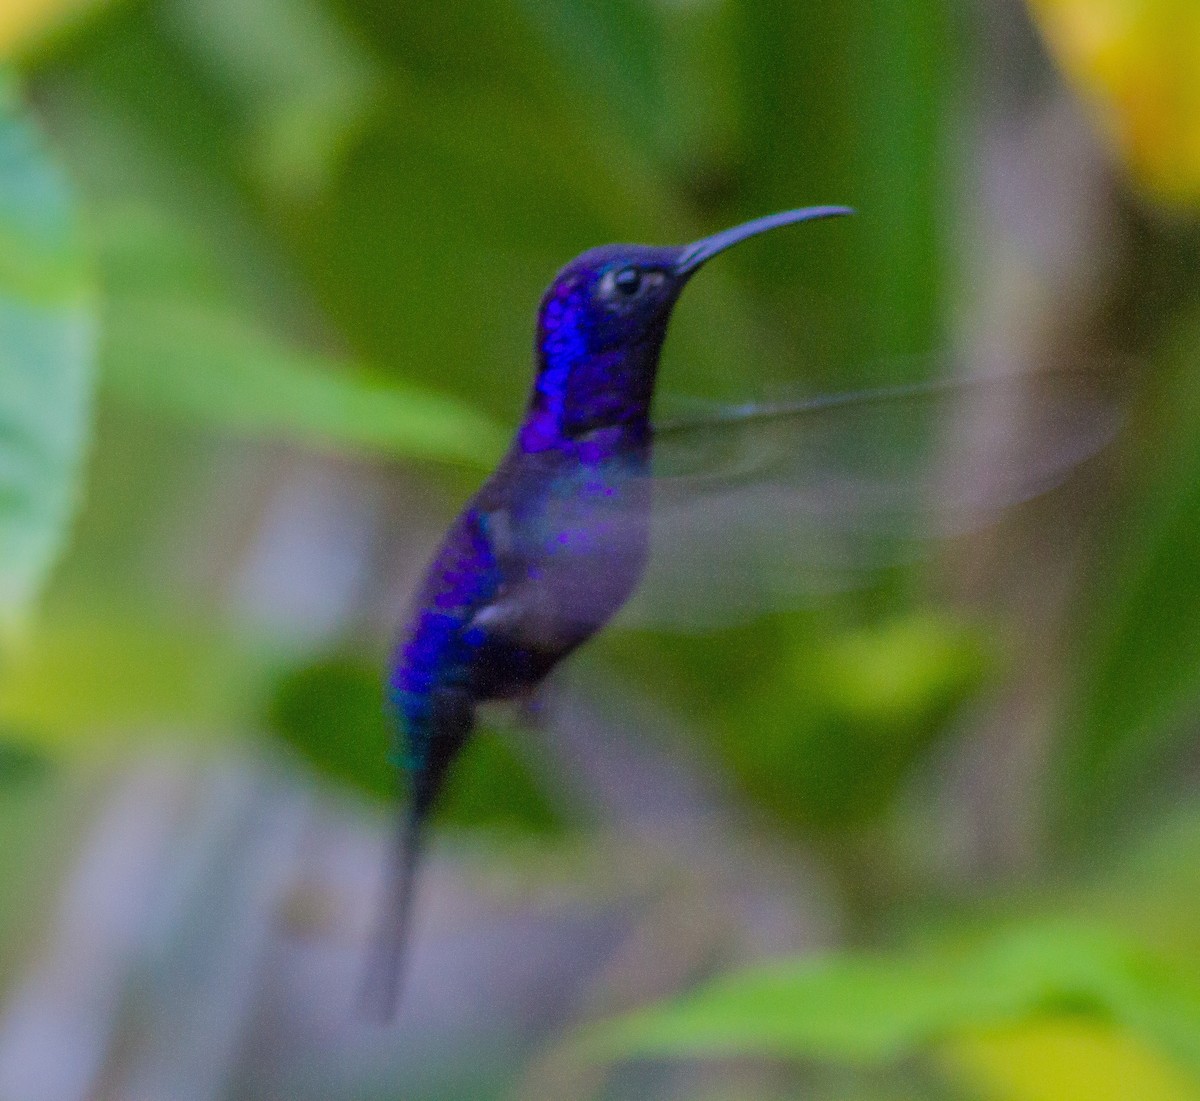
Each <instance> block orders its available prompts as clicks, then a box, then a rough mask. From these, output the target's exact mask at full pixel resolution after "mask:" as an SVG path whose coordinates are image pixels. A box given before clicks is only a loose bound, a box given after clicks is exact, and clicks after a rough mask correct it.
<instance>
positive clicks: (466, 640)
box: [367, 207, 849, 1016]
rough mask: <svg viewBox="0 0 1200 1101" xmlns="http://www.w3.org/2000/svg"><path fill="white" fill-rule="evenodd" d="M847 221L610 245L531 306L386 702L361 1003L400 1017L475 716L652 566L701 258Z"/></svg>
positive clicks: (609, 612)
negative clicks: (502, 434)
mask: <svg viewBox="0 0 1200 1101" xmlns="http://www.w3.org/2000/svg"><path fill="white" fill-rule="evenodd" d="M846 213H849V211H847V210H846V209H845V208H843V207H816V208H810V209H807V210H796V211H788V212H785V213H783V214H777V215H771V216H769V217H767V218H762V219H759V220H757V221H755V222H750V223H747V224H746V225H744V226H739V227H735V228H734V229H731V230H726V231H724V232H723V233H720V234H716V235H714V236H713V237H710V238H704V239H703V240H701V241H698V242H696V243H694V244H692V245H687V246H683V247H680V248H650V247H645V246H633V245H628V246H622V245H613V246H607V247H604V248H598V249H593V250H591V251H590V252H586V253H584V254H583V255H582V256H580V257H578V258H577V259H576V260H574V261H572V262H571V263H570V264H568V265H567V266H566V267H565V268H564V269H563V270H562V271H561V272H560V273H559V274H558V276H557V277H556V278H555V280H554V282H553V283H552V284H551V286H550V288H549V290H548V291H547V292H546V295H545V297H544V298H543V300H542V304H541V309H540V311H539V315H538V330H537V361H538V363H537V366H538V370H537V376H536V380H535V383H534V387H533V392H532V395H531V397H530V401H529V406H528V408H527V411H526V414H525V417H524V419H523V421H522V424H521V426H520V428H519V430H518V432H517V434H516V437H515V439H514V440H513V443H512V446H511V447H510V448H509V451H508V453H507V454H506V455H505V457H504V459H503V460H502V462H501V463H500V466H499V467H498V468H497V470H496V471H495V473H494V474H492V476H491V477H490V478H489V479H488V480H487V482H486V483H485V484H484V485H483V487H482V488H481V489H480V490H479V492H478V493H477V494H476V495H475V497H474V498H473V499H472V500H471V501H470V502H469V503H468V504H467V506H466V508H465V509H464V510H463V512H462V513H461V514H460V516H459V517H458V518H457V520H455V522H454V524H453V525H452V526H451V528H450V530H449V531H448V532H447V534H446V536H445V538H444V539H443V541H442V544H441V546H440V547H439V549H438V551H437V554H436V555H435V557H434V560H433V562H432V564H431V565H430V567H429V570H428V572H427V574H426V577H425V580H424V583H423V585H422V587H421V590H420V592H419V593H418V596H417V600H416V603H415V610H414V612H413V614H412V617H411V619H410V621H409V623H408V625H407V627H406V628H405V630H404V632H403V634H402V636H401V640H400V643H399V645H398V647H397V649H396V652H395V657H394V663H393V670H392V675H391V678H390V681H389V698H390V703H391V705H392V708H393V711H394V714H395V716H396V719H397V723H398V726H399V733H400V736H401V738H402V746H401V753H400V756H401V758H402V763H403V764H404V765H405V767H406V768H407V770H408V774H409V778H410V788H411V798H410V803H409V809H408V815H407V817H406V819H405V821H404V823H403V824H402V827H401V830H400V833H399V835H398V844H397V851H396V855H395V867H394V872H393V876H392V881H391V882H392V891H391V896H392V897H391V898H390V900H389V903H390V904H389V909H388V912H387V915H386V918H385V921H384V923H383V925H382V926H381V928H380V935H379V938H378V940H377V943H376V952H375V958H374V959H373V961H372V964H371V970H370V972H369V975H368V981H369V982H370V984H371V985H370V987H369V988H368V992H367V993H368V997H369V999H370V1002H371V1005H372V1007H373V1008H375V1009H377V1010H378V1011H379V1012H381V1013H383V1014H384V1015H386V1016H390V1015H391V1013H392V1012H393V1009H394V1005H395V1002H396V998H397V995H398V991H399V983H400V966H401V959H402V954H403V946H404V940H405V933H406V927H407V924H408V920H409V912H410V906H411V898H412V888H413V881H414V878H415V872H416V866H417V858H418V853H419V849H420V844H421V839H422V834H423V830H424V826H425V823H426V821H427V819H428V816H429V814H430V813H431V811H432V809H433V806H434V804H435V801H436V799H437V795H438V793H439V791H440V790H441V787H442V785H443V783H444V780H445V776H446V772H447V770H448V769H449V767H450V765H451V763H452V762H453V759H454V757H455V756H456V755H457V753H458V751H459V750H460V749H461V747H462V745H463V744H464V742H465V741H466V739H467V737H468V736H469V734H470V731H471V728H472V726H473V723H474V716H475V709H476V706H477V705H478V704H479V703H482V702H485V701H488V700H496V699H507V698H514V697H520V696H522V695H525V694H528V693H530V692H531V691H532V690H533V689H535V688H536V686H537V685H538V683H539V682H540V681H541V680H542V679H543V678H544V677H545V676H546V674H547V673H548V672H549V671H550V670H551V669H552V668H553V667H554V665H555V664H556V663H557V662H559V661H560V660H561V659H562V658H564V657H565V656H566V655H567V654H569V653H570V652H571V651H572V650H574V649H575V647H577V646H578V645H580V644H581V643H582V642H584V641H586V640H587V639H588V638H589V637H591V635H593V634H594V633H595V632H596V631H598V630H599V629H600V628H602V627H603V626H604V625H605V624H606V623H607V622H608V620H609V619H610V618H611V617H612V616H613V615H614V614H615V613H616V612H617V611H618V610H619V609H620V608H621V606H622V605H623V604H624V603H625V601H626V600H627V599H628V598H629V596H630V595H631V594H632V593H633V591H634V589H635V588H636V586H637V584H638V581H639V579H640V578H641V575H642V571H643V569H644V567H645V563H646V557H647V550H648V540H649V514H650V500H649V494H650V488H649V487H650V479H649V478H648V477H647V475H648V473H649V463H650V454H651V445H652V430H651V426H650V420H649V414H650V404H651V400H652V398H653V394H654V383H655V376H656V373H657V369H658V359H659V353H660V352H661V349H662V344H663V340H664V339H665V336H666V331H667V323H668V320H669V318H670V314H671V309H672V307H673V306H674V304H675V302H676V300H677V299H678V297H679V294H680V292H681V291H682V289H683V287H684V286H685V284H686V283H687V281H688V279H690V278H691V276H692V275H693V274H694V273H695V272H696V271H697V270H698V269H699V267H700V266H701V265H702V264H703V263H704V262H705V261H707V260H708V259H709V258H711V257H712V256H714V255H716V254H717V253H718V252H720V251H722V250H724V249H725V248H727V247H729V246H730V245H732V244H735V243H736V242H737V241H740V240H744V239H745V238H746V237H749V236H753V235H754V234H756V233H760V232H763V231H765V230H768V229H773V228H776V227H778V226H783V225H788V224H791V223H793V222H799V221H806V220H809V219H812V218H818V217H826V216H830V215H838V214H846Z"/></svg>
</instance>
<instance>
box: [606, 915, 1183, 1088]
mask: <svg viewBox="0 0 1200 1101" xmlns="http://www.w3.org/2000/svg"><path fill="white" fill-rule="evenodd" d="M1064 1012H1068V1013H1082V1014H1086V1015H1100V1016H1104V1017H1108V1018H1111V1019H1113V1020H1115V1021H1116V1022H1118V1023H1120V1024H1122V1025H1124V1026H1126V1027H1128V1028H1129V1029H1131V1030H1133V1031H1134V1032H1137V1033H1139V1034H1140V1035H1142V1036H1144V1037H1148V1038H1150V1039H1151V1040H1153V1041H1154V1042H1155V1043H1157V1044H1159V1045H1160V1046H1162V1047H1163V1048H1164V1050H1167V1051H1169V1052H1170V1053H1171V1054H1173V1055H1175V1056H1176V1057H1178V1058H1180V1059H1182V1060H1183V1061H1185V1062H1186V1063H1187V1064H1188V1065H1189V1066H1191V1067H1192V1068H1194V1069H1195V1070H1197V1071H1200V986H1196V985H1193V984H1192V983H1189V982H1186V981H1184V980H1183V979H1182V978H1181V977H1180V976H1179V975H1178V974H1176V973H1175V971H1174V970H1173V969H1172V968H1170V967H1168V966H1166V965H1165V964H1163V963H1161V961H1158V960H1156V959H1154V958H1151V957H1149V956H1147V955H1146V954H1145V953H1143V952H1142V951H1141V950H1139V949H1138V948H1136V947H1135V946H1133V945H1131V944H1130V943H1128V942H1127V941H1125V940H1123V939H1121V938H1119V937H1118V936H1116V935H1115V934H1112V933H1110V932H1107V931H1105V930H1102V929H1099V928H1093V927H1088V926H1081V925H1073V924H1070V923H1048V924H1035V925H1031V926H1026V927H1023V928H1018V929H1015V930H1011V931H1006V932H1003V933H1000V934H997V935H994V936H991V937H988V938H986V939H983V940H981V941H979V942H977V943H975V944H973V945H969V946H966V947H958V948H955V947H949V948H944V949H941V950H938V951H925V952H919V953H912V954H908V955H905V954H897V955H895V956H892V957H886V956H868V955H860V954H853V953H846V954H843V955H832V956H827V957H824V958H820V957H818V958H811V959H801V960H793V961H787V960H785V961H781V962H778V963H775V964H772V965H764V966H759V967H756V968H753V969H750V970H747V971H744V972H742V973H740V974H737V975H734V976H732V977H730V978H727V979H724V980H721V981H719V982H716V983H713V984H712V985H710V986H708V987H705V988H702V989H701V990H699V991H697V992H696V993H694V994H692V995H690V996H689V997H686V998H683V999H681V1000H679V1001H677V1002H673V1003H669V1004H667V1005H664V1006H660V1007H655V1008H651V1009H648V1010H644V1011H641V1012H638V1013H634V1014H631V1015H629V1016H627V1017H624V1018H620V1019H618V1020H616V1021H615V1022H612V1023H610V1024H608V1025H606V1026H602V1027H601V1028H600V1029H599V1030H598V1031H597V1032H596V1033H595V1034H594V1035H592V1036H591V1037H589V1042H590V1043H591V1044H592V1045H594V1046H593V1050H594V1051H596V1052H597V1053H601V1054H603V1055H606V1056H609V1057H612V1056H628V1055H637V1054H641V1055H649V1054H653V1055H667V1054H674V1055H680V1054H692V1055H708V1056H713V1055H737V1054H744V1053H772V1054H778V1055H788V1056H793V1057H800V1058H806V1059H818V1060H822V1059H823V1060H832V1061H835V1062H848V1063H886V1062H891V1061H894V1060H896V1059H899V1058H903V1057H906V1056H909V1055H913V1054H917V1053H920V1052H921V1051H923V1050H926V1049H928V1048H929V1047H931V1046H932V1045H934V1044H937V1043H939V1042H941V1041H943V1040H946V1039H948V1038H951V1037H953V1036H956V1035H960V1034H964V1033H968V1032H972V1031H975V1030H979V1029H986V1028H994V1027H998V1026H1001V1025H1005V1024H1009V1023H1012V1022H1016V1021H1020V1020H1023V1019H1026V1018H1030V1017H1036V1016H1043V1015H1056V1014H1062V1013H1064Z"/></svg>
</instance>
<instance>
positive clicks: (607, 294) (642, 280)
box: [600, 265, 666, 308]
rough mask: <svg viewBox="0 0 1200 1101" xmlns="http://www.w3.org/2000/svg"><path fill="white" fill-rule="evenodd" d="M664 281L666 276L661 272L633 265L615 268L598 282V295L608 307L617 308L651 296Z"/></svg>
mask: <svg viewBox="0 0 1200 1101" xmlns="http://www.w3.org/2000/svg"><path fill="white" fill-rule="evenodd" d="M665 280H666V276H665V275H664V274H663V273H662V272H661V271H653V270H648V269H645V268H638V267H634V266H633V265H630V266H629V267H624V268H616V269H614V270H611V271H608V272H606V273H605V275H604V278H603V279H602V280H601V281H600V295H601V297H602V298H604V299H605V300H607V301H608V303H609V304H610V305H614V306H617V307H618V308H619V307H620V306H621V305H623V304H625V303H629V304H632V303H634V302H639V301H641V300H642V299H643V298H645V297H646V296H647V295H652V294H653V293H654V292H655V291H656V290H657V289H658V288H659V287H661V286H662V284H663V283H664V282H665Z"/></svg>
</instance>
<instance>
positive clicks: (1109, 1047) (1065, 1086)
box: [941, 1016, 1200, 1101]
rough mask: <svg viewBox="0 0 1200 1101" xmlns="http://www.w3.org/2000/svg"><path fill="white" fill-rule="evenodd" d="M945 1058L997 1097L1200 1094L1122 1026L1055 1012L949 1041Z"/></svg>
mask: <svg viewBox="0 0 1200 1101" xmlns="http://www.w3.org/2000/svg"><path fill="white" fill-rule="evenodd" d="M941 1057H942V1064H943V1066H945V1067H946V1069H947V1070H948V1071H949V1072H950V1073H951V1074H952V1075H953V1076H954V1077H955V1078H957V1079H959V1080H961V1081H963V1082H965V1083H966V1084H968V1085H969V1086H971V1087H972V1088H974V1089H976V1090H978V1091H979V1092H981V1093H982V1094H983V1095H984V1096H985V1097H989V1098H996V1099H997V1101H1200V1083H1198V1082H1197V1081H1196V1079H1195V1078H1193V1077H1192V1076H1191V1075H1189V1074H1188V1073H1187V1072H1186V1071H1185V1070H1184V1069H1183V1068H1182V1067H1180V1066H1178V1065H1177V1064H1176V1063H1175V1062H1173V1061H1172V1060H1171V1059H1169V1058H1168V1057H1167V1056H1166V1055H1164V1054H1163V1053H1161V1052H1159V1051H1157V1050H1155V1049H1154V1048H1152V1047H1150V1046H1149V1045H1147V1044H1146V1043H1144V1042H1143V1041H1141V1040H1139V1039H1137V1038H1136V1037H1134V1036H1132V1035H1130V1034H1129V1033H1127V1032H1124V1031H1122V1030H1121V1029H1119V1028H1117V1027H1116V1026H1114V1025H1110V1024H1106V1023H1104V1022H1102V1021H1097V1020H1094V1019H1091V1018H1087V1017H1082V1016H1080V1017H1047V1018H1044V1019H1042V1020H1034V1021H1028V1022H1026V1023H1024V1024H1020V1025H1013V1026H1010V1027H1007V1028H1001V1029H994V1030H991V1031H987V1032H980V1033H977V1034H976V1035H974V1036H971V1037H963V1038H960V1039H958V1040H955V1041H952V1042H950V1043H949V1044H947V1045H946V1046H945V1047H944V1048H943V1050H942V1053H941Z"/></svg>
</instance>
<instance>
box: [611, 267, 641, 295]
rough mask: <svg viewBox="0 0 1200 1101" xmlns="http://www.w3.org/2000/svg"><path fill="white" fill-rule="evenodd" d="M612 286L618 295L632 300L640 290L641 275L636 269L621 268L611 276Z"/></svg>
mask: <svg viewBox="0 0 1200 1101" xmlns="http://www.w3.org/2000/svg"><path fill="white" fill-rule="evenodd" d="M613 286H614V287H615V288H616V289H617V291H618V293H620V294H622V295H624V296H625V297H626V298H632V297H633V296H634V295H635V294H637V292H638V291H640V290H641V289H642V273H641V272H640V271H638V270H637V268H622V269H621V270H620V271H619V272H617V274H616V275H614V276H613Z"/></svg>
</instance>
